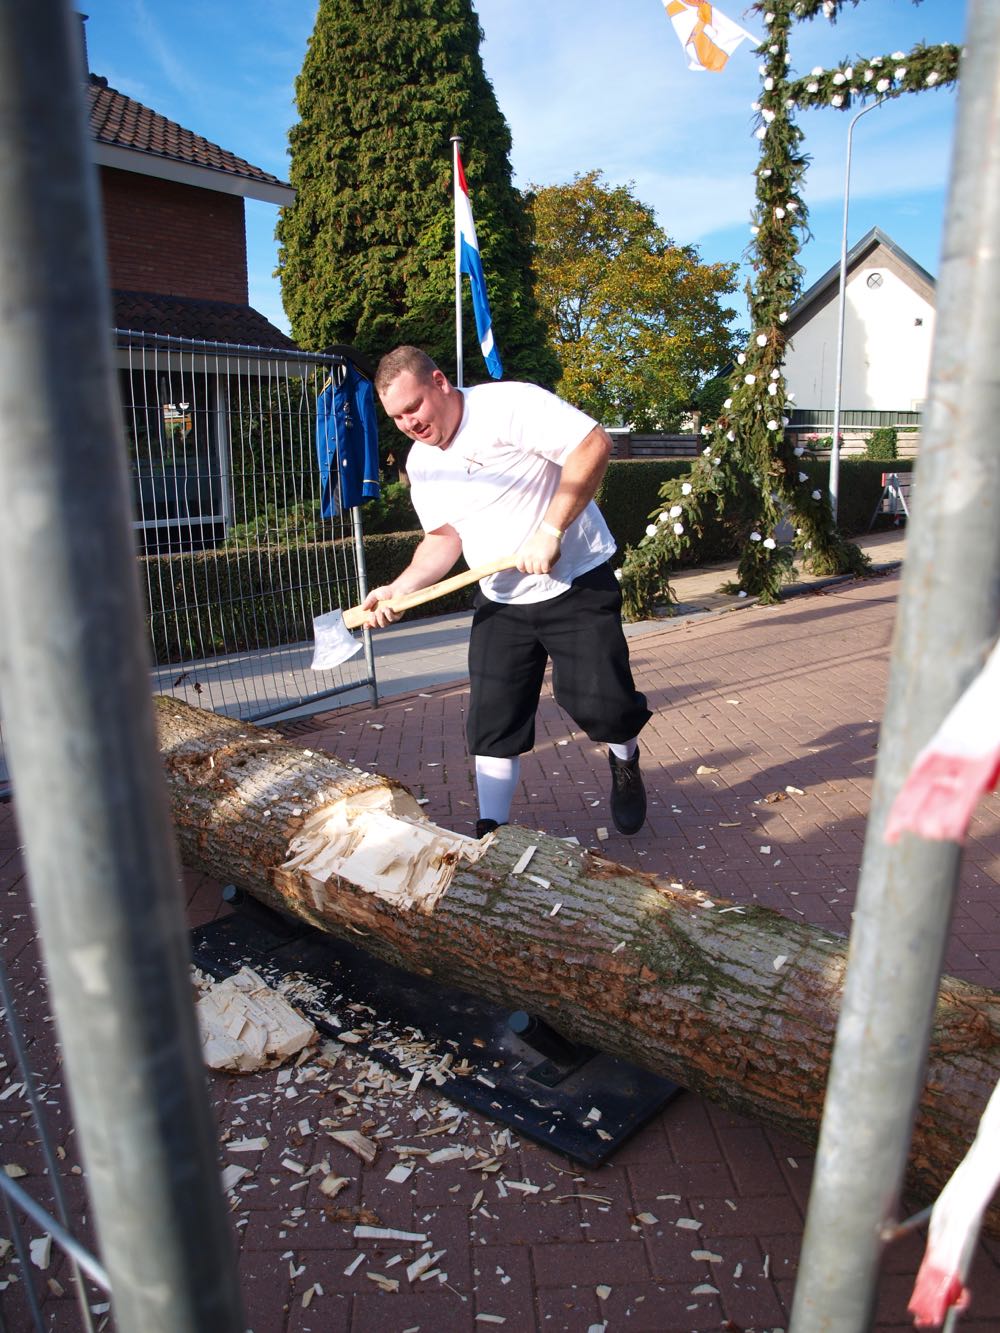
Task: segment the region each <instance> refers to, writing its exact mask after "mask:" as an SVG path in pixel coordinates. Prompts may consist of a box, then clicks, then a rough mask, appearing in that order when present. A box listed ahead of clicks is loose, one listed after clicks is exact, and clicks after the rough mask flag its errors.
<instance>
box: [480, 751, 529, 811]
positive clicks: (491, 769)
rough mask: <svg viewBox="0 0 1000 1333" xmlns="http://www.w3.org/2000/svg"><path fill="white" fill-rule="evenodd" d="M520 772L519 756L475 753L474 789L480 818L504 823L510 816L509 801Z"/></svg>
mask: <svg viewBox="0 0 1000 1333" xmlns="http://www.w3.org/2000/svg"><path fill="white" fill-rule="evenodd" d="M520 774H521V758H520V756H519V755H515V756H514V757H513V759H494V758H493V757H492V756H491V755H485V754H477V755H476V791H477V793H478V795H479V816H480V818H481V819H495V820H496V821H497V823H498V824H506V823H507V820H508V818H509V817H510V803H511V801H512V800H513V799H514V789H515V787H516V786H517V781H518V778H519V777H520Z"/></svg>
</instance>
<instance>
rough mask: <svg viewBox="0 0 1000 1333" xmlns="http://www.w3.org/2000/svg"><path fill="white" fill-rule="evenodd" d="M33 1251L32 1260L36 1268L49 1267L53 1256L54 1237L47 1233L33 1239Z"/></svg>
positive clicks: (31, 1248) (31, 1249) (30, 1247)
mask: <svg viewBox="0 0 1000 1333" xmlns="http://www.w3.org/2000/svg"><path fill="white" fill-rule="evenodd" d="M29 1249H30V1251H31V1262H32V1263H33V1264H34V1265H35V1267H36V1268H48V1266H49V1260H50V1259H51V1258H52V1237H51V1236H50V1235H49V1234H48V1232H46V1233H45V1235H44V1236H39V1237H38V1239H37V1240H33V1241H32V1242H31V1244H30V1246H29Z"/></svg>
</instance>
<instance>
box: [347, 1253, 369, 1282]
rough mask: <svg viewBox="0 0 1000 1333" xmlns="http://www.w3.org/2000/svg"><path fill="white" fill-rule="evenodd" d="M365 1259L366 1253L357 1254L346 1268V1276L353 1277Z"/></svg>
mask: <svg viewBox="0 0 1000 1333" xmlns="http://www.w3.org/2000/svg"><path fill="white" fill-rule="evenodd" d="M364 1261H365V1256H364V1253H363V1252H362V1253H361V1254H358V1255H356V1256H355V1257H354V1258H353V1259H352V1260H351V1262H350V1263H349V1264H348V1265H347V1267H346V1268H345V1269H344V1277H351V1276H353V1274H354V1273H355V1272H357V1270H358V1269H359V1268H360V1267H361V1265H362V1264H363V1263H364Z"/></svg>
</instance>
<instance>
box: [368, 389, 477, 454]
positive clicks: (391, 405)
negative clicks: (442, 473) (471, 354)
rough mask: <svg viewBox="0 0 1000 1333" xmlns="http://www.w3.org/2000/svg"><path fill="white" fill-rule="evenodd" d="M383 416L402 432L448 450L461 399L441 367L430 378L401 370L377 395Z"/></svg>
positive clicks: (458, 422) (454, 430) (458, 420)
mask: <svg viewBox="0 0 1000 1333" xmlns="http://www.w3.org/2000/svg"><path fill="white" fill-rule="evenodd" d="M379 396H380V398H381V400H382V406H383V407H384V408H385V411H386V415H387V416H390V417H391V418H392V420H393V421H394V422H395V424H396V425H397V426H398V427H399V429H400V430H401V431H402V432H403V434H404V435H408V436H409V437H410V439H411V440H419V441H420V442H421V443H422V444H430V445H433V446H434V447H435V448H437V449H447V447H448V445H449V444H451V441H452V439H453V437H454V435H455V432H456V431H457V430H458V427H459V424H460V423H461V420H462V408H463V399H462V395H461V393H460V392H459V391H458V390H457V389H456V388H454V387H453V386H452V385H451V384H450V383H449V382H448V379H447V378H446V376H445V375H444V374H442V372H441V371H440V370H435V371H434V373H433V374H432V375H431V376H430V378H429V379H424V378H421V377H418V376H417V375H415V374H414V373H413V372H412V371H411V370H404V371H402V372H401V373H400V374H399V375H397V376H396V378H395V379H394V380H393V381H392V383H391V384H390V385H389V387H388V388H387V389H386V390H385V391H384V392H383V393H382V394H380V395H379Z"/></svg>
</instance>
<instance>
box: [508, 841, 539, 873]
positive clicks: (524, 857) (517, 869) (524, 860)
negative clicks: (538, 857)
mask: <svg viewBox="0 0 1000 1333" xmlns="http://www.w3.org/2000/svg"><path fill="white" fill-rule="evenodd" d="M537 851H538V848H537V847H526V848H525V849H524V851H523V852H522V853H521V855H520V856H519V857H518V860H517V864H516V865H515V866H514V867H513V868H512V869H511V872H510V873H511V874H512V875H520V874H522V873H523V872H524V871H525V870H526V869H527V868H528V862H529V861H530V860H531V858H532V857H533V856H534V854H535V853H536V852H537Z"/></svg>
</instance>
